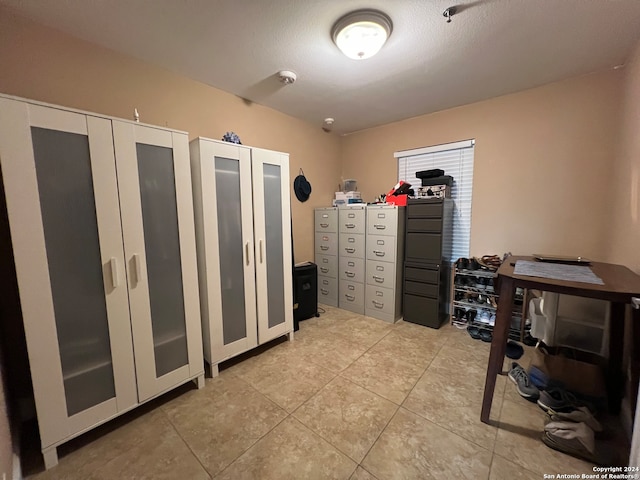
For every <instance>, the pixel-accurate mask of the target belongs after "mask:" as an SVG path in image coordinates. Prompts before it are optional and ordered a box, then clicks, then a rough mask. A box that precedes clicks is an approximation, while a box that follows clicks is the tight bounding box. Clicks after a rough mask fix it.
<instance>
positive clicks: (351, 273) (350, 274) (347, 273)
mask: <svg viewBox="0 0 640 480" xmlns="http://www.w3.org/2000/svg"><path fill="white" fill-rule="evenodd" d="M344 274H345V275H346V276H347V277H349V278H353V277H355V276H356V274H355V273H354V272H350V271H348V270H346V271H345V272H344Z"/></svg>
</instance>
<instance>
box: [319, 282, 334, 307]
mask: <svg viewBox="0 0 640 480" xmlns="http://www.w3.org/2000/svg"><path fill="white" fill-rule="evenodd" d="M318 301H319V302H320V303H326V304H327V305H337V303H338V280H337V279H335V278H328V277H318Z"/></svg>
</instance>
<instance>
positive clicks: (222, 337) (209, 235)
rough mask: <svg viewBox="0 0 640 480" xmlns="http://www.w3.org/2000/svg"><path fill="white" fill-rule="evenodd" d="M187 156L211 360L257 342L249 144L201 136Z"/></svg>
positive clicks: (208, 357) (246, 348)
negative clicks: (190, 165)
mask: <svg viewBox="0 0 640 480" xmlns="http://www.w3.org/2000/svg"><path fill="white" fill-rule="evenodd" d="M192 148H193V145H192ZM198 150H199V151H198ZM192 162H193V165H194V190H195V191H196V195H199V196H200V197H201V200H197V201H196V204H197V205H199V206H198V208H199V209H200V208H201V209H202V210H201V211H198V210H197V211H196V215H197V216H198V215H199V217H200V218H199V221H198V228H199V229H200V230H201V231H199V236H200V238H201V239H202V240H203V241H202V242H201V243H202V244H203V247H204V248H202V249H201V252H200V255H201V256H202V255H203V253H204V259H203V260H204V265H203V271H202V272H200V275H201V276H202V275H204V276H205V277H206V278H205V280H206V282H205V283H206V284H207V285H208V288H206V291H205V289H203V291H202V292H201V295H206V296H207V298H206V299H204V300H206V304H207V308H206V310H205V311H204V313H203V322H204V323H205V328H204V330H205V331H204V334H205V336H206V337H207V338H205V358H206V359H207V361H208V362H209V363H210V364H212V365H216V364H218V363H219V362H221V361H223V360H225V359H227V358H230V357H233V356H234V355H237V354H239V353H242V352H245V351H247V350H249V349H251V348H253V347H255V346H256V345H257V327H256V318H257V317H256V293H255V265H254V264H255V259H254V255H253V213H252V202H251V198H252V195H251V155H250V149H249V148H247V147H242V146H238V145H229V144H226V145H225V144H220V143H217V142H212V141H209V140H205V139H200V140H199V141H198V142H197V148H195V151H193V160H192ZM207 346H208V348H207Z"/></svg>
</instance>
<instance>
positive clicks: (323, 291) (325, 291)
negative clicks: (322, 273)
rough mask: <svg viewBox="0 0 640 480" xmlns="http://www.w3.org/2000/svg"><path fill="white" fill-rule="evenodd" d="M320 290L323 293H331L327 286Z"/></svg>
mask: <svg viewBox="0 0 640 480" xmlns="http://www.w3.org/2000/svg"><path fill="white" fill-rule="evenodd" d="M320 291H321V292H322V294H323V295H328V294H329V290H327V289H326V288H321V289H320Z"/></svg>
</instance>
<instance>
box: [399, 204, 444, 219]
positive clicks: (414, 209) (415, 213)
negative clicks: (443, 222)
mask: <svg viewBox="0 0 640 480" xmlns="http://www.w3.org/2000/svg"><path fill="white" fill-rule="evenodd" d="M442 207H443V203H442V202H434V203H409V205H408V206H407V217H408V218H413V217H422V218H438V217H442Z"/></svg>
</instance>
